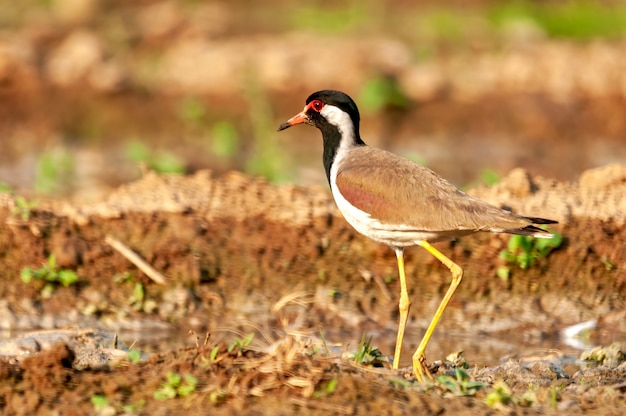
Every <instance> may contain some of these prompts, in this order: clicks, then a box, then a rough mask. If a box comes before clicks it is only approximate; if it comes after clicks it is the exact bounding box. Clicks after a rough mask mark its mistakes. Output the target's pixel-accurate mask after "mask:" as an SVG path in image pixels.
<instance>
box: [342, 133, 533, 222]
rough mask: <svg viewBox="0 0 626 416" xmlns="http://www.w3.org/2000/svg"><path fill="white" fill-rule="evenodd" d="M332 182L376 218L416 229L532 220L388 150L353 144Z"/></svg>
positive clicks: (349, 199)
mask: <svg viewBox="0 0 626 416" xmlns="http://www.w3.org/2000/svg"><path fill="white" fill-rule="evenodd" d="M336 182H337V187H338V189H339V191H340V192H341V194H342V195H343V197H344V198H345V199H346V200H347V201H348V202H350V203H351V204H352V205H354V206H356V207H358V208H359V209H361V210H362V211H365V212H367V213H369V214H370V215H372V216H373V217H375V218H379V219H384V221H385V222H387V223H389V224H396V225H405V226H410V227H412V228H413V229H415V230H418V231H436V232H445V231H453V230H467V231H479V230H484V231H496V232H497V231H505V230H507V231H508V230H514V229H518V228H523V227H526V226H528V225H529V224H531V221H529V220H528V219H526V218H525V217H520V216H517V215H513V214H510V213H508V212H506V211H504V210H501V209H500V208H497V207H495V206H493V205H490V204H488V203H486V202H484V201H481V200H479V199H476V198H473V197H471V196H469V195H467V194H466V193H464V192H462V191H460V190H459V189H457V188H456V187H455V186H454V185H452V184H451V183H450V182H448V181H446V180H445V179H443V178H441V177H440V176H439V175H437V174H436V173H434V172H433V171H432V170H430V169H428V168H425V167H423V166H420V165H418V164H416V163H413V162H411V161H409V160H407V159H404V158H402V157H400V156H397V155H395V154H393V153H389V152H385V151H382V150H378V149H373V148H369V147H365V146H364V147H360V148H356V149H353V150H352V151H351V152H350V153H349V154H348V155H347V157H346V158H345V159H343V160H342V164H341V169H340V170H339V171H338V173H337V179H336Z"/></svg>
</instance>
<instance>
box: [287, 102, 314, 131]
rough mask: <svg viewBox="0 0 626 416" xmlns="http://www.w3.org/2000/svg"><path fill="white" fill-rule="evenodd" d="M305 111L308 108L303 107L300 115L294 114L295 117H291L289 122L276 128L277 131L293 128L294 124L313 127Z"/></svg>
mask: <svg viewBox="0 0 626 416" xmlns="http://www.w3.org/2000/svg"><path fill="white" fill-rule="evenodd" d="M307 109H308V108H307V107H305V108H304V110H302V111H301V112H300V113H298V114H296V115H295V116H293V117H291V118H290V119H289V120H287V121H285V122H284V123H282V124H281V125H280V126H278V131H281V130H285V129H288V128H289V127H291V126H295V125H296V124H303V123H304V124H308V125H313V121H312V120H311V118H310V117H309V116H308V115H307V114H306V110H307Z"/></svg>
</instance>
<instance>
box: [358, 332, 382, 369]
mask: <svg viewBox="0 0 626 416" xmlns="http://www.w3.org/2000/svg"><path fill="white" fill-rule="evenodd" d="M354 362H355V363H357V364H367V365H372V366H374V367H377V366H382V363H383V355H382V353H381V352H380V350H379V349H378V348H374V347H372V337H370V338H369V339H368V340H367V341H365V333H363V335H362V336H361V341H360V342H359V348H358V349H357V351H356V353H355V354H354Z"/></svg>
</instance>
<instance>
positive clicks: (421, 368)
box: [413, 355, 433, 383]
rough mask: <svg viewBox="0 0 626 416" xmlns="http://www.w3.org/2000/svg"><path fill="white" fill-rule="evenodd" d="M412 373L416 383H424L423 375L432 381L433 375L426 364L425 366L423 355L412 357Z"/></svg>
mask: <svg viewBox="0 0 626 416" xmlns="http://www.w3.org/2000/svg"><path fill="white" fill-rule="evenodd" d="M413 373H414V374H415V378H416V379H417V381H419V382H420V383H422V382H423V381H424V375H426V376H427V377H428V378H429V379H431V380H432V379H433V375H432V374H431V372H430V370H429V369H428V364H426V357H425V356H424V355H420V356H418V357H413Z"/></svg>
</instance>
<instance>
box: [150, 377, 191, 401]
mask: <svg viewBox="0 0 626 416" xmlns="http://www.w3.org/2000/svg"><path fill="white" fill-rule="evenodd" d="M166 377H167V380H166V381H164V382H162V383H161V388H160V389H158V390H157V391H155V392H154V398H155V399H157V400H167V399H173V398H175V397H187V396H189V395H190V394H191V393H193V392H195V391H196V385H197V384H198V379H197V378H196V377H194V376H192V375H191V374H185V375H183V376H181V375H179V374H176V373H173V372H171V371H170V372H168V373H167V376H166Z"/></svg>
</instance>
